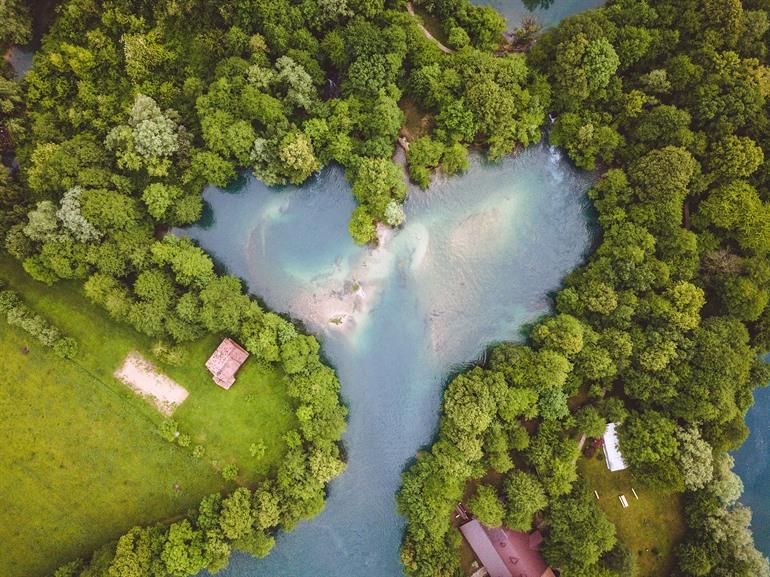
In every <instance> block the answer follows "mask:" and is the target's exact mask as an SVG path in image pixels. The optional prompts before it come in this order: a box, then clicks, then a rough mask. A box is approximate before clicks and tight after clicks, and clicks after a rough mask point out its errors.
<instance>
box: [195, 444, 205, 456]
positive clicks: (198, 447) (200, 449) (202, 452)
mask: <svg viewBox="0 0 770 577" xmlns="http://www.w3.org/2000/svg"><path fill="white" fill-rule="evenodd" d="M192 454H193V457H195V458H196V459H202V458H203V455H205V454H206V447H204V446H203V445H195V446H194V447H193V451H192Z"/></svg>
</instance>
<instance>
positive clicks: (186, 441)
mask: <svg viewBox="0 0 770 577" xmlns="http://www.w3.org/2000/svg"><path fill="white" fill-rule="evenodd" d="M176 442H177V444H178V445H179V446H180V447H189V446H190V443H192V437H190V435H188V434H187V433H182V434H181V435H179V436H178V437H177V438H176Z"/></svg>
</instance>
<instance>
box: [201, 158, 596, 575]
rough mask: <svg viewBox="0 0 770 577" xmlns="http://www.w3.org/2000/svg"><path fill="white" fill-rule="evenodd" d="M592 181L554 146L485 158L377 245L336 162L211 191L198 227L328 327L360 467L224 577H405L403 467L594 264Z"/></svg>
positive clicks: (237, 560)
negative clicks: (460, 379) (575, 275)
mask: <svg viewBox="0 0 770 577" xmlns="http://www.w3.org/2000/svg"><path fill="white" fill-rule="evenodd" d="M592 182H593V176H592V175H590V174H586V173H580V172H578V171H576V170H575V169H573V168H572V167H571V166H570V164H569V163H568V162H567V161H566V160H565V159H564V158H563V157H562V155H561V153H560V152H558V151H555V150H551V149H549V148H548V147H547V146H545V145H540V146H534V147H531V148H530V149H528V150H527V151H525V152H524V153H522V154H520V155H518V156H517V157H515V158H507V159H505V160H504V161H502V162H501V163H499V164H489V163H486V162H485V161H484V160H483V159H481V158H480V157H479V156H474V157H473V159H472V165H471V168H470V169H469V170H468V172H467V173H466V174H465V175H463V176H461V177H454V178H449V179H447V178H439V179H438V181H437V182H435V183H434V185H433V186H431V188H430V189H429V190H427V191H421V190H419V189H412V190H411V191H410V196H409V199H408V201H407V203H406V205H405V210H406V214H407V220H406V224H405V226H404V227H403V229H401V230H399V231H397V232H395V233H394V234H391V235H387V236H386V238H385V239H384V241H383V243H382V245H381V246H380V247H379V248H377V249H372V248H369V247H359V246H356V245H355V244H354V243H353V242H352V241H351V240H350V239H349V237H348V233H347V219H348V218H349V215H350V213H351V211H352V209H353V207H354V200H353V197H352V195H351V192H350V187H349V185H348V183H347V182H346V180H345V179H344V176H343V174H342V170H341V169H340V168H338V167H330V168H327V169H325V170H323V171H322V172H321V173H320V174H319V175H318V176H315V177H313V178H311V180H310V182H308V183H306V184H305V185H304V186H302V187H287V188H284V189H279V190H277V189H271V188H268V187H266V186H265V185H264V184H262V183H261V182H260V181H258V180H256V179H255V178H253V177H248V178H246V180H245V181H244V182H242V183H239V184H238V185H236V186H234V187H233V188H232V189H231V190H226V191H225V190H220V189H217V188H213V187H212V188H209V189H208V190H207V191H206V193H205V195H204V196H205V199H206V201H207V203H208V204H209V205H210V206H211V207H212V209H213V212H210V213H209V214H208V215H207V218H206V219H204V222H203V223H202V224H201V225H199V226H196V227H193V228H191V229H189V230H188V231H187V234H189V235H190V236H191V237H192V238H194V239H196V240H197V241H198V242H199V243H200V244H201V246H203V247H204V248H205V249H206V250H207V251H209V252H210V253H211V254H213V255H214V256H215V257H216V258H217V260H218V261H219V262H221V263H222V264H223V265H224V266H225V267H226V268H227V269H228V271H229V272H231V273H232V274H235V275H237V276H239V277H241V278H243V279H245V280H246V281H247V282H248V285H249V289H250V290H251V292H253V293H254V294H256V295H259V296H260V297H261V298H262V299H264V301H265V302H266V303H267V305H268V306H269V307H271V308H272V309H275V310H278V311H281V312H284V313H288V314H290V315H291V316H293V317H294V318H296V319H298V320H301V321H303V322H304V323H305V324H306V326H307V327H308V329H309V330H311V331H312V332H313V333H314V334H317V335H318V336H319V338H320V340H321V343H322V347H323V353H324V355H325V356H326V358H327V359H328V360H329V361H330V362H331V363H332V364H333V365H334V367H335V368H336V369H337V372H338V374H339V377H340V381H341V383H342V394H343V397H344V400H345V402H346V403H347V404H348V405H349V408H350V420H349V424H348V430H347V432H346V434H345V437H344V442H345V446H346V449H347V455H348V468H347V470H346V472H345V473H344V474H343V475H342V476H341V477H340V478H339V479H337V480H335V481H334V482H333V483H332V484H331V486H330V491H329V497H328V500H327V505H326V509H325V510H324V512H323V513H322V514H321V515H320V516H319V517H317V518H315V519H313V520H312V521H310V522H307V523H303V524H301V525H300V526H299V527H298V528H297V529H296V530H295V531H294V532H292V533H289V534H281V535H279V537H278V542H277V545H276V547H275V550H274V551H273V552H272V553H271V554H270V556H268V557H267V558H266V559H264V560H255V559H251V558H248V557H246V556H242V555H235V556H234V557H233V560H232V562H231V566H230V568H229V569H228V570H227V571H226V572H225V573H224V574H225V575H227V576H228V577H246V576H249V577H256V576H265V577H267V576H270V577H275V576H281V577H332V576H334V577H341V576H342V577H347V576H349V577H361V576H364V575H365V576H367V577H394V576H396V575H400V574H401V565H400V563H399V557H398V548H399V544H400V541H401V535H402V528H403V520H402V519H401V518H400V517H398V515H397V514H396V511H395V503H394V494H395V492H396V490H397V489H398V487H399V485H400V473H401V471H402V470H403V468H404V467H405V466H406V465H407V464H408V462H409V461H410V459H412V458H413V457H414V455H415V453H416V451H417V450H418V449H420V448H421V447H423V446H425V445H428V444H429V443H430V442H431V439H432V437H433V435H434V434H435V429H436V425H437V422H438V411H439V407H440V403H441V394H442V391H443V387H444V384H445V382H446V380H447V378H448V377H449V376H450V375H451V374H453V373H454V372H456V371H459V370H461V369H462V368H463V367H464V366H466V365H467V363H469V362H472V361H474V360H476V359H478V358H479V356H480V355H482V354H483V353H484V351H485V348H486V347H487V346H488V345H489V344H490V343H494V342H496V341H501V340H513V339H518V338H519V337H520V330H521V327H522V325H524V324H525V323H527V322H529V321H532V320H534V319H535V318H537V317H538V316H540V315H542V314H544V313H546V312H547V311H548V309H549V301H548V299H547V296H546V295H547V294H548V293H549V292H551V291H553V290H555V289H557V288H558V287H559V285H560V283H561V280H562V279H563V277H564V275H565V274H566V273H568V272H569V271H570V270H572V269H573V268H575V266H577V265H578V264H579V263H580V262H581V261H582V260H583V258H584V257H585V255H586V253H587V251H588V250H589V249H590V245H591V240H592V236H593V233H592V229H591V226H590V225H589V220H590V219H589V218H588V217H589V206H590V203H589V201H588V200H587V198H586V196H585V192H586V190H587V189H588V188H589V187H590V185H591V183H592ZM337 323H340V324H337Z"/></svg>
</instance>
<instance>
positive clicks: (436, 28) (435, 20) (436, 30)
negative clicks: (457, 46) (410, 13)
mask: <svg viewBox="0 0 770 577" xmlns="http://www.w3.org/2000/svg"><path fill="white" fill-rule="evenodd" d="M414 13H415V14H416V15H417V16H419V17H420V19H421V20H422V25H423V26H425V29H426V30H427V31H428V32H430V33H431V36H433V38H435V39H436V40H438V41H439V42H441V44H443V45H444V46H448V40H449V37H448V36H447V35H446V33H445V32H444V26H443V23H442V21H441V18H439V17H438V16H434V15H433V14H431V13H430V12H428V11H426V10H424V9H423V8H421V7H420V6H415V7H414Z"/></svg>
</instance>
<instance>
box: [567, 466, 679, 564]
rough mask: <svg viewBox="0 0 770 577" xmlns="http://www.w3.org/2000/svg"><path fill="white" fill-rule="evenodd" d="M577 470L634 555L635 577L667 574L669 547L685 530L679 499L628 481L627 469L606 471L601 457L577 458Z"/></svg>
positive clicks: (672, 562) (672, 545)
mask: <svg viewBox="0 0 770 577" xmlns="http://www.w3.org/2000/svg"><path fill="white" fill-rule="evenodd" d="M578 470H579V471H580V473H581V475H583V477H584V478H585V479H586V480H587V481H588V488H589V490H591V491H594V490H596V491H598V492H599V505H600V506H601V508H602V509H603V510H604V512H605V513H606V514H607V517H609V519H610V521H612V522H613V523H614V524H615V527H616V529H617V532H618V538H619V539H620V540H621V541H622V542H624V543H625V544H626V545H628V547H629V548H630V549H631V551H632V552H633V553H634V555H635V556H636V564H637V567H638V571H637V576H638V577H665V576H668V575H670V574H671V572H672V569H673V564H674V559H673V555H672V549H673V547H674V546H675V545H676V543H677V542H678V541H679V539H680V538H681V537H682V535H683V534H684V531H685V527H684V522H683V519H682V503H681V499H680V498H679V497H678V496H672V495H660V494H657V493H654V492H650V491H649V490H645V489H642V488H641V487H639V486H638V485H635V484H634V483H633V482H632V480H631V475H630V473H629V472H628V471H616V472H614V473H610V471H609V470H608V469H607V465H606V464H605V463H604V459H603V458H597V457H593V458H591V459H586V458H580V459H579V460H578ZM632 487H633V488H634V489H635V490H636V492H637V494H638V495H639V499H636V498H635V497H634V494H633V493H632V492H631V488H632ZM619 495H625V496H626V499H628V505H629V506H628V508H627V509H623V507H622V506H621V504H620V500H619V499H618V496H619Z"/></svg>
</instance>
